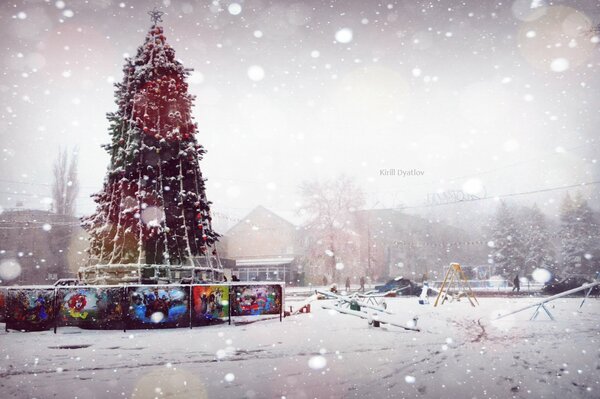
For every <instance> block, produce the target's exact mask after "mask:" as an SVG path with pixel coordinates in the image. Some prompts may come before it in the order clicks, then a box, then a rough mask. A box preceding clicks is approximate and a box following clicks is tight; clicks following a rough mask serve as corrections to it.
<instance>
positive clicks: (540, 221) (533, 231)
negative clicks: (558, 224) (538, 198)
mask: <svg viewBox="0 0 600 399" xmlns="http://www.w3.org/2000/svg"><path fill="white" fill-rule="evenodd" d="M520 223H521V226H520V228H521V235H522V239H523V251H524V252H523V254H524V260H525V263H524V269H523V272H524V273H525V274H531V272H533V270H534V269H536V268H542V269H546V270H549V271H551V272H552V274H557V272H558V271H557V269H556V261H555V259H554V251H553V249H552V244H551V242H550V232H549V231H548V227H547V224H546V218H545V216H544V214H543V213H542V212H541V211H540V209H539V208H538V206H537V204H534V205H533V207H532V208H523V209H522V210H521V214H520Z"/></svg>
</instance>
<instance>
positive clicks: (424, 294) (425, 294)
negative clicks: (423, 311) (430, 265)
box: [419, 281, 429, 305]
mask: <svg viewBox="0 0 600 399" xmlns="http://www.w3.org/2000/svg"><path fill="white" fill-rule="evenodd" d="M428 303H429V284H428V283H427V281H425V282H424V283H423V288H422V289H421V295H419V304H421V305H425V304H428Z"/></svg>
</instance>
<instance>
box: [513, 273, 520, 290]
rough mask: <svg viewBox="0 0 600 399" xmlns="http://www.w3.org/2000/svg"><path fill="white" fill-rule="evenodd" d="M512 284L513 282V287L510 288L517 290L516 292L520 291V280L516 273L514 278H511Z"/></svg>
mask: <svg viewBox="0 0 600 399" xmlns="http://www.w3.org/2000/svg"><path fill="white" fill-rule="evenodd" d="M513 284H514V287H513V289H512V290H513V292H515V290H517V292H519V291H521V281H519V275H518V274H517V275H516V276H515V279H514V280H513Z"/></svg>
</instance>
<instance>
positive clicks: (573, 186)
mask: <svg viewBox="0 0 600 399" xmlns="http://www.w3.org/2000/svg"><path fill="white" fill-rule="evenodd" d="M594 184H600V180H596V181H591V182H586V183H579V184H571V185H569V186H561V187H551V188H543V189H540V190H533V191H523V192H520V193H510V194H502V195H495V196H493V197H481V198H473V199H469V200H465V201H456V202H446V203H440V204H425V205H411V206H403V207H398V208H381V210H403V209H415V208H432V207H436V206H444V205H456V204H465V203H470V202H477V201H485V200H490V199H501V198H510V197H517V196H520V195H531V194H538V193H546V192H550V191H557V190H566V189H569V188H575V187H579V188H581V187H585V186H591V185H594Z"/></svg>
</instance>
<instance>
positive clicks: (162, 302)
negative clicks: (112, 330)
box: [127, 286, 190, 328]
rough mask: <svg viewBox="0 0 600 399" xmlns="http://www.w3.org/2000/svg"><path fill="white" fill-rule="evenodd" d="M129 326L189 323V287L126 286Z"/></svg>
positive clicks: (179, 325)
mask: <svg viewBox="0 0 600 399" xmlns="http://www.w3.org/2000/svg"><path fill="white" fill-rule="evenodd" d="M127 291H128V298H129V325H130V326H131V327H143V328H153V327H162V326H165V327H166V326H169V327H182V326H186V325H189V321H190V317H189V287H187V286H139V287H128V289H127Z"/></svg>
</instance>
